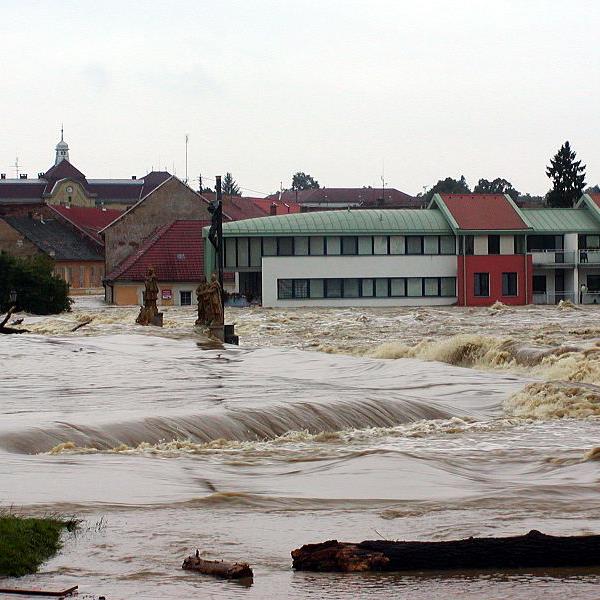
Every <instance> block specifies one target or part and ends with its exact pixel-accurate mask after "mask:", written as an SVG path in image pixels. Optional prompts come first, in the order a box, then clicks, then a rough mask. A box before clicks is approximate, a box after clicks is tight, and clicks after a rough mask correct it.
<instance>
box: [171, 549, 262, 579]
mask: <svg viewBox="0 0 600 600" xmlns="http://www.w3.org/2000/svg"><path fill="white" fill-rule="evenodd" d="M181 568H182V569H185V570H186V571H198V572H199V573H204V574H205V575H214V576H215V577H224V578H225V579H251V578H253V577H254V573H253V572H252V569H251V568H250V565H249V564H248V563H238V562H235V563H230V562H224V561H222V560H204V559H203V558H200V552H199V551H198V550H196V555H195V556H188V557H187V558H186V559H185V560H184V561H183V564H182V565H181Z"/></svg>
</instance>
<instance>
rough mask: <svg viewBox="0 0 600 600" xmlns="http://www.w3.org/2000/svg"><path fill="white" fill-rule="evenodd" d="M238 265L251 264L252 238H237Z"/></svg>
mask: <svg viewBox="0 0 600 600" xmlns="http://www.w3.org/2000/svg"><path fill="white" fill-rule="evenodd" d="M237 266H238V267H249V266H250V240H249V239H248V238H246V237H243V238H238V239H237Z"/></svg>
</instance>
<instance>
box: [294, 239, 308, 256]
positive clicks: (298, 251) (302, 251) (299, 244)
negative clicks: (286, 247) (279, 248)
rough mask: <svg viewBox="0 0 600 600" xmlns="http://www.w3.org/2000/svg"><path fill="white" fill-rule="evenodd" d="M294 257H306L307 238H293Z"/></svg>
mask: <svg viewBox="0 0 600 600" xmlns="http://www.w3.org/2000/svg"><path fill="white" fill-rule="evenodd" d="M294 255H295V256H307V255H308V238H307V237H306V236H301V237H295V238H294Z"/></svg>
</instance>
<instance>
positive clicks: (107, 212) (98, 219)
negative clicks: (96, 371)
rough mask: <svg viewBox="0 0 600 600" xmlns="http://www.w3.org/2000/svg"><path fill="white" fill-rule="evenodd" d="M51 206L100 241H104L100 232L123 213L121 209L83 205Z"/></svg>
mask: <svg viewBox="0 0 600 600" xmlns="http://www.w3.org/2000/svg"><path fill="white" fill-rule="evenodd" d="M49 208H50V209H51V210H54V211H55V212H57V213H58V214H59V215H61V216H62V217H63V218H64V219H66V220H67V221H69V222H70V223H73V225H75V226H76V227H78V228H79V229H81V230H83V231H85V232H86V233H87V234H88V235H90V236H91V237H93V238H94V239H95V240H96V241H98V242H100V243H102V238H101V237H100V235H99V234H98V232H99V231H100V230H101V229H104V227H106V226H107V225H108V224H109V223H112V222H113V221H114V220H115V219H116V218H117V217H119V216H120V215H122V214H123V211H121V210H114V209H106V208H85V207H81V206H72V207H70V208H67V207H66V206H52V205H50V206H49Z"/></svg>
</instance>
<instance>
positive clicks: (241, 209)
mask: <svg viewBox="0 0 600 600" xmlns="http://www.w3.org/2000/svg"><path fill="white" fill-rule="evenodd" d="M202 197H203V198H204V199H205V200H207V201H208V202H213V201H214V200H215V199H216V197H217V194H216V193H215V192H202ZM222 200H223V214H224V216H226V217H227V218H228V219H229V220H231V221H240V220H241V219H254V218H256V217H266V216H267V215H268V214H269V212H268V211H265V210H263V209H262V208H261V207H260V206H258V205H257V204H256V203H255V202H254V200H256V198H250V197H248V196H230V195H225V194H223V196H222Z"/></svg>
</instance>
